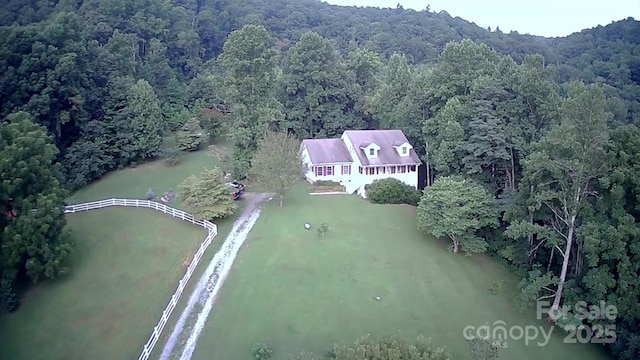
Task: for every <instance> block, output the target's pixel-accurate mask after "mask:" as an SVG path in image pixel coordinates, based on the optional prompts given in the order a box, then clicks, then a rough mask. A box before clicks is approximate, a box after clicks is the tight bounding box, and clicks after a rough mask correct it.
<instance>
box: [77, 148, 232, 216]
mask: <svg viewBox="0 0 640 360" xmlns="http://www.w3.org/2000/svg"><path fill="white" fill-rule="evenodd" d="M213 146H214V149H216V151H210V150H208V149H206V146H205V147H204V148H205V149H204V150H200V151H196V152H191V153H187V154H185V155H183V157H182V160H181V161H180V163H179V164H177V165H175V166H168V165H166V164H165V163H164V162H163V161H162V160H157V161H153V162H150V163H146V164H141V165H138V166H136V167H128V168H125V169H122V170H119V171H114V172H111V173H108V174H106V175H104V176H103V177H102V178H101V179H99V180H97V181H95V182H94V183H92V184H91V185H89V186H87V187H85V188H83V189H80V190H79V191H77V192H76V193H75V194H73V195H72V196H71V197H69V199H68V200H67V202H68V203H72V204H75V203H79V202H87V201H94V200H100V199H106V198H112V197H119V198H133V199H145V198H146V194H147V190H149V188H151V189H152V190H153V191H154V192H155V195H156V196H157V197H158V198H159V197H160V196H162V194H164V193H165V192H167V191H169V190H171V189H173V190H174V191H175V192H177V191H178V186H179V185H180V183H181V182H182V181H184V179H186V178H187V177H189V176H191V175H198V174H200V173H201V172H202V171H203V170H204V169H205V168H208V169H211V168H213V167H215V166H220V158H219V156H218V155H219V154H220V153H221V151H223V150H220V149H223V146H224V144H223V145H213ZM169 205H171V206H178V205H179V201H177V200H175V201H172V202H170V203H169Z"/></svg>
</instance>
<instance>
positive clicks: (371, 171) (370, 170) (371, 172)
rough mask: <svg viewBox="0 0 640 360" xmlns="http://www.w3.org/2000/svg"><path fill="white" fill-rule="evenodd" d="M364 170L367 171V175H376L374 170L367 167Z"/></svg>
mask: <svg viewBox="0 0 640 360" xmlns="http://www.w3.org/2000/svg"><path fill="white" fill-rule="evenodd" d="M366 169H367V175H375V174H376V168H372V167H368V168H366Z"/></svg>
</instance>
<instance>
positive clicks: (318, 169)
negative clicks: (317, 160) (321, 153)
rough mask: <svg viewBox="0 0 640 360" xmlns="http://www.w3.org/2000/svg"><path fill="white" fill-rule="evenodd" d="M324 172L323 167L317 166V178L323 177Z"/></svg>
mask: <svg viewBox="0 0 640 360" xmlns="http://www.w3.org/2000/svg"><path fill="white" fill-rule="evenodd" d="M322 170H324V169H323V168H322V166H316V176H322V175H323V171H322Z"/></svg>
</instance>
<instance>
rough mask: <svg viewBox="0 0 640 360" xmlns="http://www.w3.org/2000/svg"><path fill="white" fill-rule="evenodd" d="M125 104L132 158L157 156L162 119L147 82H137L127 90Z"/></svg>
mask: <svg viewBox="0 0 640 360" xmlns="http://www.w3.org/2000/svg"><path fill="white" fill-rule="evenodd" d="M127 102H128V103H127V112H128V113H129V114H130V118H129V121H130V122H131V134H132V147H133V152H134V154H135V155H134V156H133V158H134V159H136V160H147V159H152V158H154V157H156V156H158V155H159V153H160V149H161V147H162V127H163V123H164V119H163V117H162V111H161V110H160V103H159V100H158V98H157V96H156V95H155V93H154V91H153V88H152V87H151V85H150V84H149V83H148V82H147V81H145V80H138V82H136V83H135V84H134V85H133V86H132V87H131V89H129V95H128V97H127Z"/></svg>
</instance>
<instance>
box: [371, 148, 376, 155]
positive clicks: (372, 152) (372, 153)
mask: <svg viewBox="0 0 640 360" xmlns="http://www.w3.org/2000/svg"><path fill="white" fill-rule="evenodd" d="M375 154H376V149H374V148H371V149H369V155H371V156H373V155H375Z"/></svg>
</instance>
